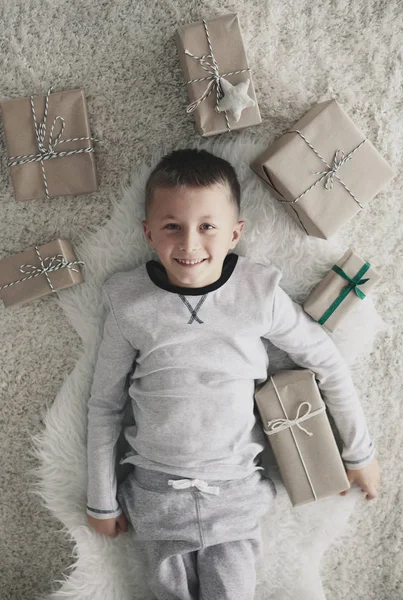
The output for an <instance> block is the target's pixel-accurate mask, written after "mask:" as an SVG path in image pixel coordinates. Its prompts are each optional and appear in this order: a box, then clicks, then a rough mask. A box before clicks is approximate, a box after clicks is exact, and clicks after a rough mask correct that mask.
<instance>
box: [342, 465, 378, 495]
mask: <svg viewBox="0 0 403 600" xmlns="http://www.w3.org/2000/svg"><path fill="white" fill-rule="evenodd" d="M346 473H347V478H348V480H349V482H350V484H353V483H354V482H357V483H358V484H359V485H360V486H361V491H362V492H366V494H367V495H366V497H365V499H366V500H373V499H374V498H375V497H376V495H377V493H378V490H379V487H380V481H381V471H380V469H379V465H378V461H377V460H376V458H374V459H373V461H372V462H371V463H369V465H367V466H366V467H363V468H362V469H346ZM347 493H348V490H345V491H344V492H341V493H340V496H345V495H346V494H347Z"/></svg>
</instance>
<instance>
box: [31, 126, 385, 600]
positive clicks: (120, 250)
mask: <svg viewBox="0 0 403 600" xmlns="http://www.w3.org/2000/svg"><path fill="white" fill-rule="evenodd" d="M194 146H195V147H203V148H206V149H208V150H210V151H212V152H214V153H216V154H218V155H220V156H223V157H224V158H226V159H228V160H230V161H231V162H232V164H234V166H235V168H236V170H237V172H238V175H239V178H240V181H241V185H242V194H243V198H242V215H241V218H243V219H245V220H246V226H245V228H244V232H243V236H242V238H241V241H240V242H239V244H238V246H237V248H236V250H235V251H236V252H238V253H239V254H241V255H244V256H247V257H249V258H251V259H252V260H256V261H259V262H263V263H270V262H272V263H274V264H275V265H276V266H278V267H279V268H280V269H281V270H282V272H283V279H282V287H283V288H284V289H285V291H286V292H288V293H289V294H290V296H291V297H292V298H293V299H294V300H296V301H298V302H301V301H302V300H303V299H304V298H305V297H306V295H307V294H308V292H309V290H310V289H311V288H312V286H313V285H314V284H316V283H317V282H318V281H319V280H320V279H321V278H322V277H323V276H324V275H325V273H326V272H327V271H328V270H329V268H330V267H331V266H332V265H333V264H334V262H335V260H337V259H338V258H339V257H340V256H341V255H342V253H343V252H344V251H345V250H346V249H347V248H346V247H345V246H341V245H340V243H339V242H338V241H337V239H335V238H334V239H332V240H320V239H317V238H313V237H308V236H307V235H306V234H305V233H304V232H303V231H302V230H301V229H299V227H298V226H297V225H296V224H295V223H294V221H293V220H292V219H291V218H290V217H289V215H288V214H286V212H285V210H284V209H283V207H282V206H281V205H280V203H278V202H277V200H276V199H275V198H274V197H272V196H271V194H270V192H269V191H268V189H267V188H266V187H265V185H264V184H263V183H262V182H261V181H260V179H259V178H258V177H257V176H256V175H255V173H253V172H252V171H251V170H250V168H249V163H250V161H251V159H252V158H254V157H255V156H257V155H258V154H259V153H260V152H261V151H262V150H263V148H264V146H265V144H264V143H262V142H257V141H254V140H253V139H250V138H248V134H247V132H246V133H244V134H241V133H240V134H239V136H237V138H236V139H235V140H232V141H229V140H227V139H226V138H225V137H220V138H213V139H211V138H210V139H209V140H202V139H199V140H197V141H196V142H195V144H194ZM164 151H165V150H161V154H162V152H164ZM161 154H160V155H161ZM160 155H158V156H153V158H152V161H151V165H143V166H142V167H139V168H138V170H136V172H135V173H133V177H132V183H131V185H130V187H129V188H128V189H124V190H122V192H123V194H122V198H121V199H119V200H118V201H116V202H114V207H113V212H112V216H111V219H110V220H109V222H107V224H106V225H105V226H104V227H102V228H99V229H97V230H95V231H93V232H92V233H91V234H87V235H85V237H83V238H82V239H81V241H80V243H79V244H77V245H76V251H77V254H78V256H79V257H80V259H81V260H83V261H84V263H85V266H84V273H85V283H83V284H81V285H79V286H76V287H73V288H70V289H69V290H65V291H63V292H61V293H60V295H59V300H58V302H59V304H60V306H61V307H62V309H63V310H64V311H65V314H66V317H67V319H68V320H69V322H70V323H71V324H72V326H73V327H74V328H75V329H76V331H77V332H78V334H79V335H80V337H81V339H82V345H83V349H82V353H81V356H80V358H79V360H78V362H77V364H76V366H75V368H74V370H73V371H72V373H70V374H69V375H68V376H67V377H66V378H65V381H64V383H63V385H62V388H61V389H60V391H59V393H58V395H57V397H56V399H55V401H54V404H53V405H52V407H51V408H50V409H48V410H47V412H46V413H45V414H44V416H43V421H44V428H43V430H42V431H41V433H40V435H38V436H36V437H34V436H31V439H32V453H33V454H34V456H36V457H37V458H38V459H39V463H40V464H39V466H38V468H36V469H35V471H34V472H33V473H34V475H35V476H36V479H37V483H36V484H35V491H34V493H36V494H38V495H39V496H40V497H41V498H42V500H43V504H44V506H46V507H47V508H48V509H49V510H50V511H51V512H52V513H53V514H54V515H55V516H56V517H57V518H58V519H59V520H60V521H61V522H62V523H63V526H64V527H63V531H64V532H65V534H66V536H68V537H70V538H71V539H72V540H74V542H75V548H74V553H73V559H74V562H73V564H72V565H71V568H70V570H71V573H70V574H69V576H68V577H66V579H65V580H64V581H62V582H59V581H56V582H54V587H55V591H54V592H53V593H52V594H51V595H46V596H43V598H46V599H48V600H50V598H52V599H61V598H70V599H72V600H73V599H74V600H79V599H80V600H81V599H84V598H85V599H93V600H114V599H115V598H116V600H118V599H119V600H130V599H132V598H135V599H139V600H140V599H143V598H149V597H150V596H149V593H148V590H147V584H146V581H145V579H144V576H143V573H142V570H141V566H140V564H139V562H138V560H137V556H136V548H135V544H134V542H133V541H132V539H131V538H130V535H129V534H122V535H119V536H118V538H115V539H112V538H108V537H106V536H102V535H100V534H97V533H96V532H95V531H93V530H92V529H90V528H89V527H88V525H87V516H86V488H87V464H86V428H87V401H88V397H89V390H90V386H91V382H92V375H93V370H94V366H95V360H96V354H97V349H98V345H99V343H100V340H101V335H102V327H103V319H104V309H103V307H102V306H101V302H100V291H101V286H102V283H103V281H104V280H105V278H107V277H109V276H110V275H111V274H112V273H114V272H116V271H119V270H129V269H133V268H135V267H136V266H138V265H140V264H141V263H143V262H145V261H146V260H149V259H150V258H156V255H155V254H154V253H153V252H152V251H151V250H150V248H149V247H148V245H147V243H146V240H145V238H144V234H143V231H142V227H141V220H142V219H143V218H144V212H143V210H144V209H143V205H144V204H143V203H144V197H143V189H144V184H145V181H146V178H147V176H148V174H149V171H150V168H151V167H152V166H153V165H154V164H155V161H156V160H158V158H159V157H160ZM356 218H359V216H358V217H356ZM384 327H385V326H384V324H383V322H382V320H381V319H380V317H379V316H378V314H377V312H376V311H375V308H374V304H373V302H372V300H371V298H367V299H366V300H365V301H363V302H362V303H360V306H359V309H358V310H356V311H355V312H354V313H353V314H351V315H350V316H349V317H348V318H347V319H346V320H345V322H344V325H343V327H342V329H340V330H338V331H337V333H335V334H332V338H333V339H334V341H335V343H336V344H337V346H338V347H339V349H340V351H341V352H342V354H343V355H344V357H345V358H346V360H347V362H348V363H349V365H350V366H351V368H352V371H353V375H354V365H355V364H357V362H358V359H359V358H361V357H363V356H364V355H366V354H368V353H370V352H371V349H372V347H373V343H374V339H375V337H376V334H377V332H378V331H380V330H382V329H384ZM268 354H269V358H270V361H271V363H270V369H271V370H276V369H279V368H287V367H290V366H291V365H292V363H291V362H290V360H289V359H288V358H287V357H286V356H285V355H284V353H282V352H281V351H279V350H278V349H276V348H274V347H272V346H269V348H268ZM121 437H122V436H121ZM119 455H121V452H119ZM269 464H270V460H269ZM269 469H270V470H271V475H272V477H273V478H274V480H275V482H276V485H277V489H278V496H277V502H276V506H275V512H273V513H269V514H267V515H266V516H265V517H264V518H263V519H262V528H263V539H264V544H265V549H264V557H263V559H262V561H261V563H260V564H259V568H258V585H257V592H256V599H257V600H263V599H264V600H269V599H274V598H275V599H276V600H291V599H292V600H295V599H296V598H298V600H319V599H323V598H325V595H324V590H323V586H322V583H321V577H320V563H321V559H322V557H323V554H324V552H325V551H326V550H327V549H328V547H329V546H330V545H331V544H336V543H337V540H338V539H339V538H340V536H341V534H342V533H343V532H345V531H346V527H347V526H348V518H349V516H350V515H351V513H352V511H353V510H354V507H355V504H356V502H357V499H358V498H359V497H360V496H361V497H362V492H360V490H359V488H358V487H357V486H353V487H352V488H351V490H350V492H349V494H347V496H344V497H342V496H339V495H337V496H334V497H331V498H327V499H325V500H321V501H319V502H317V503H312V504H308V505H305V506H302V507H298V508H293V507H292V506H291V503H290V501H289V498H288V495H287V493H286V491H285V488H284V487H283V485H282V483H281V481H280V479H279V476H278V473H277V470H276V468H275V466H274V465H273V464H271V466H269ZM123 476H124V473H123V472H120V473H119V478H121V477H123ZM59 583H60V584H61V586H60V585H59ZM57 587H58V588H59V589H56V588H57Z"/></svg>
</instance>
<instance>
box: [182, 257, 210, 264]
mask: <svg viewBox="0 0 403 600" xmlns="http://www.w3.org/2000/svg"><path fill="white" fill-rule="evenodd" d="M176 260H177V261H178V262H180V263H184V264H185V265H194V264H196V263H200V262H203V260H204V258H202V259H201V260H180V259H179V258H177V259H176Z"/></svg>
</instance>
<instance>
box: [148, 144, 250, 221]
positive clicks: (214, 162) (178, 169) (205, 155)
mask: <svg viewBox="0 0 403 600" xmlns="http://www.w3.org/2000/svg"><path fill="white" fill-rule="evenodd" d="M214 184H222V185H224V186H228V188H229V190H230V200H231V202H232V203H233V204H234V206H235V207H236V209H237V215H238V218H239V215H240V212H241V186H240V184H239V181H238V177H237V175H236V173H235V169H234V167H233V166H232V165H231V164H230V163H229V162H228V161H227V160H225V159H224V158H220V157H219V156H216V155H215V154H211V152H207V150H198V149H193V148H189V149H182V150H174V151H173V152H171V153H169V154H166V155H165V156H163V157H162V159H161V160H160V162H159V163H158V164H157V166H156V167H155V168H154V170H153V171H152V172H151V174H150V176H149V178H148V180H147V183H146V193H145V215H146V219H147V218H148V215H149V212H150V207H151V203H152V199H153V196H154V192H155V190H156V189H157V188H159V187H175V186H177V185H188V186H190V187H208V186H210V185H214Z"/></svg>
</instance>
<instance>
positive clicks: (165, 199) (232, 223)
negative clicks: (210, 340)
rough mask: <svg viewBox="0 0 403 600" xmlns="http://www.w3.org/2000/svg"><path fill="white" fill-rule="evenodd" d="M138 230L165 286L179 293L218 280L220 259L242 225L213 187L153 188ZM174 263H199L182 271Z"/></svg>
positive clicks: (226, 198) (223, 193)
mask: <svg viewBox="0 0 403 600" xmlns="http://www.w3.org/2000/svg"><path fill="white" fill-rule="evenodd" d="M142 224H143V230H144V233H145V235H146V238H147V241H148V243H149V245H150V246H151V248H153V249H154V250H155V252H156V253H157V254H158V256H159V258H160V260H161V263H162V264H163V265H164V267H165V269H166V271H167V275H168V279H169V281H170V282H171V283H172V284H173V285H178V286H181V287H202V286H205V285H208V284H210V283H214V282H215V281H217V279H219V277H220V276H221V272H222V267H223V262H224V258H225V257H226V255H227V254H228V250H230V249H232V248H235V246H236V245H237V243H238V240H239V238H240V235H241V231H242V229H243V227H244V225H245V221H238V220H237V214H236V207H235V206H234V205H233V204H232V202H231V201H230V198H229V190H228V189H227V188H226V187H223V186H221V185H218V184H215V185H212V186H209V187H200V188H199V187H187V186H178V187H174V188H157V189H156V190H155V192H154V197H153V201H152V204H151V209H150V214H149V216H148V219H147V220H145V221H142ZM177 259H188V260H192V259H198V260H199V259H204V260H203V262H201V263H198V264H195V265H190V266H186V265H184V264H180V263H179V262H178V260H177Z"/></svg>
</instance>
